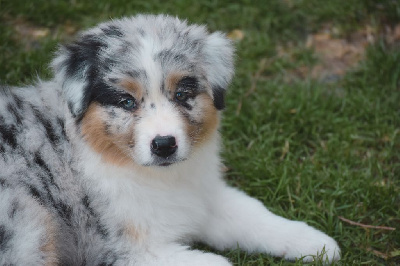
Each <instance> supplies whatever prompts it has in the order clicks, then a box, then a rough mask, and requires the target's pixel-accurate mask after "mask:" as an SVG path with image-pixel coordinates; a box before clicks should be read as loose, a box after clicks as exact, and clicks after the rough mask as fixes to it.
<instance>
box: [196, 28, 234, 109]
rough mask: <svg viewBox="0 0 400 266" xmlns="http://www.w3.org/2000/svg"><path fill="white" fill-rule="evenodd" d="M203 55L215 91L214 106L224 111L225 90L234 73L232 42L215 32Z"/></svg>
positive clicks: (209, 79) (206, 44)
mask: <svg viewBox="0 0 400 266" xmlns="http://www.w3.org/2000/svg"><path fill="white" fill-rule="evenodd" d="M203 53H204V56H205V62H206V63H205V72H206V75H207V79H208V82H209V83H210V85H211V88H212V91H213V98H214V106H215V108H217V109H218V110H222V109H224V107H225V99H224V98H225V90H226V88H227V87H228V85H229V83H230V82H231V79H232V76H233V73H234V69H233V68H234V66H233V57H234V48H233V45H232V42H231V41H230V40H229V39H228V38H227V37H226V36H225V35H223V34H222V33H220V32H214V33H212V34H210V35H209V36H208V37H207V39H206V41H205V45H204V47H203Z"/></svg>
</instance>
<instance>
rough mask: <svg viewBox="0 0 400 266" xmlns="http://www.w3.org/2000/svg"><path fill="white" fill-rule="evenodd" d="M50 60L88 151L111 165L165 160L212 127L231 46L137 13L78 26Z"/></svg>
mask: <svg viewBox="0 0 400 266" xmlns="http://www.w3.org/2000/svg"><path fill="white" fill-rule="evenodd" d="M52 66H53V69H54V72H55V79H56V81H57V82H59V84H61V87H62V93H63V95H64V98H65V100H66V102H67V104H68V107H69V110H70V112H71V113H72V115H73V117H74V118H75V120H76V125H77V126H78V128H79V130H80V133H81V134H82V136H83V138H84V139H85V140H86V142H87V143H88V144H89V145H90V146H91V147H92V149H94V150H95V151H96V152H98V153H100V154H101V155H102V156H103V158H104V159H105V160H106V161H109V162H112V163H118V164H126V163H130V162H134V163H136V164H140V165H146V166H166V165H170V164H172V163H176V162H179V161H182V160H185V159H187V158H188V156H189V155H190V153H191V152H192V151H193V150H194V149H196V148H198V147H200V146H201V145H202V144H204V143H206V142H207V141H209V140H210V138H212V137H213V135H214V134H215V132H216V131H217V127H218V123H219V114H218V113H219V111H220V110H221V109H223V107H224V94H225V89H226V87H227V86H228V84H229V82H230V80H231V78H232V75H233V47H232V45H231V43H230V41H229V40H228V39H226V37H224V35H223V34H221V33H218V32H216V33H212V34H209V33H208V32H207V30H206V29H205V27H203V26H198V25H187V24H186V22H184V21H181V20H179V19H177V18H173V17H169V16H150V15H141V16H136V17H133V18H125V19H121V20H114V21H111V22H108V23H104V24H100V25H99V26H97V27H95V28H93V29H90V30H88V31H86V32H84V33H83V34H81V35H80V37H79V38H78V40H76V41H75V42H73V43H72V44H69V45H67V46H65V47H61V48H60V50H59V51H58V54H57V56H56V58H55V60H54V61H53V63H52Z"/></svg>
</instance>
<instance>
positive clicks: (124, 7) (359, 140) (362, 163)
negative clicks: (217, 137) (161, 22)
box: [0, 0, 400, 265]
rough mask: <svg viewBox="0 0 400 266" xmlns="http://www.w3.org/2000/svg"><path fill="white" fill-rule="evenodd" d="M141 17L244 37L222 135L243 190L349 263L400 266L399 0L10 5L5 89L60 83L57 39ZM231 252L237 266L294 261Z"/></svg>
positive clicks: (3, 60) (3, 41) (5, 17)
mask: <svg viewBox="0 0 400 266" xmlns="http://www.w3.org/2000/svg"><path fill="white" fill-rule="evenodd" d="M142 12H145V13H168V14H172V15H177V16H179V17H181V18H187V19H188V21H190V22H194V23H202V24H207V25H208V27H209V29H210V30H212V31H214V30H222V31H225V32H226V33H228V34H229V36H230V37H231V38H232V39H233V40H234V42H235V44H236V47H237V58H236V76H235V78H234V80H233V83H232V85H231V86H230V88H229V92H228V95H227V96H228V99H227V107H226V111H225V114H224V119H223V123H222V128H221V131H222V133H223V136H224V144H225V145H224V151H223V154H222V155H223V158H224V162H225V165H226V167H225V168H226V178H227V180H228V182H229V183H230V184H231V185H233V186H236V187H240V188H241V189H243V190H244V191H246V192H247V193H248V194H250V195H252V196H254V197H257V198H258V199H260V200H261V201H263V202H264V204H265V205H266V206H268V207H269V208H270V209H271V210H272V211H273V212H275V213H276V214H279V215H281V216H284V217H286V218H289V219H295V220H302V221H306V222H308V223H309V224H310V225H312V226H315V227H316V228H318V229H320V230H322V231H324V232H326V233H327V234H328V235H330V236H332V237H334V238H335V239H336V240H337V241H338V243H339V245H340V247H341V248H342V260H341V262H339V263H337V264H338V265H353V264H354V265H360V264H365V265H398V264H400V2H399V1H395V0H381V1H374V0H365V1H360V0H330V1H318V0H302V1H301V0H298V1H296V0H273V1H249V0H242V1H236V2H235V3H232V2H231V1H228V0H217V1H211V0H210V1H195V2H190V1H185V0H174V1H157V0H147V1H132V0H129V1H127V0H97V1H88V0H86V1H77V0H69V1H62V0H58V1H55V0H35V1H26V0H13V1H7V0H0V83H6V84H12V85H21V84H28V83H31V82H32V81H35V80H36V79H37V76H39V77H41V78H48V77H50V76H51V73H49V70H48V68H47V65H48V63H49V61H50V59H51V57H52V53H53V52H54V50H55V48H56V45H57V43H59V42H68V41H70V40H71V39H72V38H73V35H74V34H75V33H76V32H77V31H79V30H81V29H84V28H87V27H89V26H92V25H94V24H96V23H97V22H99V21H103V20H106V19H109V18H117V17H120V16H125V15H134V14H136V13H142ZM199 247H200V248H203V249H208V248H207V247H205V246H201V245H200V246H199ZM221 254H224V255H225V256H227V257H229V259H230V260H231V261H232V262H233V263H234V264H235V265H286V264H289V265H290V264H291V263H289V262H286V261H283V260H280V259H277V258H272V257H270V256H267V255H258V254H246V253H244V252H242V251H240V250H239V249H238V250H235V251H231V252H224V253H221ZM296 264H299V265H301V262H296ZM316 264H318V262H316Z"/></svg>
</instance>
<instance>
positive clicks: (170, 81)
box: [165, 72, 188, 93]
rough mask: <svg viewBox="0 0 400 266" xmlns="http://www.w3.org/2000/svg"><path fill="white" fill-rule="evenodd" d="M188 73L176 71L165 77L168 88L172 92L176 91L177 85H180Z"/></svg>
mask: <svg viewBox="0 0 400 266" xmlns="http://www.w3.org/2000/svg"><path fill="white" fill-rule="evenodd" d="M187 75H188V74H187V73H183V72H174V73H171V74H169V75H168V76H167V78H166V79H165V81H166V82H165V85H166V90H168V91H169V92H170V93H173V92H175V90H176V86H177V85H178V83H179V81H181V80H182V78H183V77H186V76H187Z"/></svg>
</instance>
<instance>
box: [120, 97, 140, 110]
mask: <svg viewBox="0 0 400 266" xmlns="http://www.w3.org/2000/svg"><path fill="white" fill-rule="evenodd" d="M119 104H120V105H121V107H123V108H125V109H126V110H132V109H133V108H135V107H136V102H135V99H131V98H128V99H124V100H122V101H120V102H119Z"/></svg>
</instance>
